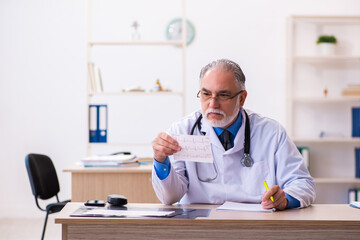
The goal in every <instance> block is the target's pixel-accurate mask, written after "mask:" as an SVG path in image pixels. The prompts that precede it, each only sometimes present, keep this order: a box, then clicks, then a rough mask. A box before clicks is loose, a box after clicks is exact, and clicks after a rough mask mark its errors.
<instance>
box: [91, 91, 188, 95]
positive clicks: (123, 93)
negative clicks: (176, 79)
mask: <svg viewBox="0 0 360 240" xmlns="http://www.w3.org/2000/svg"><path fill="white" fill-rule="evenodd" d="M183 94H184V93H182V92H171V91H169V92H168V91H163V92H101V93H89V96H125V95H126V96H129V95H148V96H154V95H160V96H163V95H177V96H182V95H183Z"/></svg>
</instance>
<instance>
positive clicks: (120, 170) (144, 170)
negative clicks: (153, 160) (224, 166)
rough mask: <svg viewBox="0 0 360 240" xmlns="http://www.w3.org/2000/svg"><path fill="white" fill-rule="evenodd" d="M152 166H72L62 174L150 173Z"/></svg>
mask: <svg viewBox="0 0 360 240" xmlns="http://www.w3.org/2000/svg"><path fill="white" fill-rule="evenodd" d="M152 168H153V165H152V164H148V165H140V166H138V167H120V168H119V167H84V166H82V165H79V164H76V163H74V164H72V165H70V166H68V167H67V168H65V169H63V172H70V173H151V171H152Z"/></svg>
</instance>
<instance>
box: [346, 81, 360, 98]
mask: <svg viewBox="0 0 360 240" xmlns="http://www.w3.org/2000/svg"><path fill="white" fill-rule="evenodd" d="M342 95H343V96H347V97H360V84H349V85H348V86H347V88H345V89H343V91H342Z"/></svg>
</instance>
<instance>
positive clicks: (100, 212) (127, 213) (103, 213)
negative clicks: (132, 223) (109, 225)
mask: <svg viewBox="0 0 360 240" xmlns="http://www.w3.org/2000/svg"><path fill="white" fill-rule="evenodd" d="M174 212H175V211H131V210H108V209H93V210H89V211H85V212H83V213H82V214H81V216H92V217H96V216H98V217H166V216H169V215H171V214H173V213H174Z"/></svg>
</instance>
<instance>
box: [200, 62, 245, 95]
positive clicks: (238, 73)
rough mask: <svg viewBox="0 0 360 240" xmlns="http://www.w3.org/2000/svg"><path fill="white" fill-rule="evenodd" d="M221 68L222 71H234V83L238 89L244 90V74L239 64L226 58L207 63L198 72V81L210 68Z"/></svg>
mask: <svg viewBox="0 0 360 240" xmlns="http://www.w3.org/2000/svg"><path fill="white" fill-rule="evenodd" d="M216 68H218V69H221V70H223V71H226V72H227V71H230V72H233V73H234V76H235V79H236V85H237V86H238V87H239V90H245V75H244V73H243V71H242V70H241V68H240V66H239V65H238V64H237V63H235V62H233V61H231V60H228V59H219V60H216V61H213V62H211V63H209V64H207V65H206V66H205V67H203V68H202V69H201V72H200V81H201V79H202V78H203V77H204V75H205V74H206V72H207V71H209V70H210V69H216Z"/></svg>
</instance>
